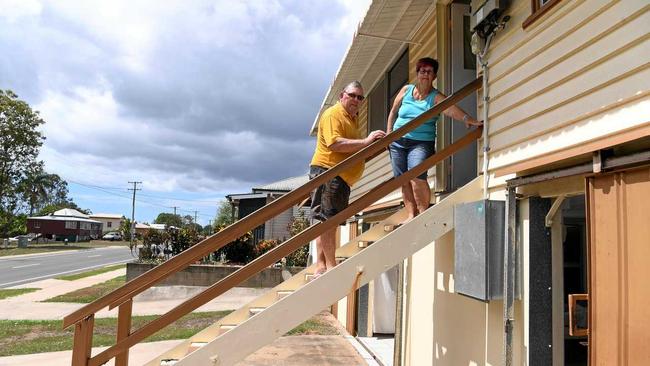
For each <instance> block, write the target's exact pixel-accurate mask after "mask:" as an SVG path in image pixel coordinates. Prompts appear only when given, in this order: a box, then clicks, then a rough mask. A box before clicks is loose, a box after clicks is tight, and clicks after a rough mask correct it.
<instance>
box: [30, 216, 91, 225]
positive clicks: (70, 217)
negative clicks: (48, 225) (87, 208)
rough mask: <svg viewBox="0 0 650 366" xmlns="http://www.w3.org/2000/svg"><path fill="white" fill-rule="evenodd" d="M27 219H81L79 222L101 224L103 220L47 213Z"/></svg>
mask: <svg viewBox="0 0 650 366" xmlns="http://www.w3.org/2000/svg"><path fill="white" fill-rule="evenodd" d="M27 219H29V220H47V221H79V222H91V223H94V224H101V221H97V220H91V219H85V218H82V217H74V216H54V215H47V216H34V217H28V218H27Z"/></svg>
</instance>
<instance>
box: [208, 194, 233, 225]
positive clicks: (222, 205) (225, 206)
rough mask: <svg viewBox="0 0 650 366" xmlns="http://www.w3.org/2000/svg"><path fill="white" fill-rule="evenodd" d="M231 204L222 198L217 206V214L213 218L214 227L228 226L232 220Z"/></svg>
mask: <svg viewBox="0 0 650 366" xmlns="http://www.w3.org/2000/svg"><path fill="white" fill-rule="evenodd" d="M234 221H235V220H234V215H233V211H232V205H231V204H230V202H228V201H227V200H222V201H221V202H219V204H218V206H217V216H216V217H215V218H214V224H213V226H214V228H215V231H218V230H216V229H218V228H220V227H223V226H228V225H230V224H232V223H233V222H234Z"/></svg>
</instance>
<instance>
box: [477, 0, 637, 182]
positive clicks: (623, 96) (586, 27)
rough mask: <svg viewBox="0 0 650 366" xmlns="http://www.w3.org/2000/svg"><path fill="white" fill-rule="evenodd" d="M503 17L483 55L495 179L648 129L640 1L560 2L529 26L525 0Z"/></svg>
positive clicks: (480, 110)
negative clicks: (504, 21) (517, 167)
mask: <svg viewBox="0 0 650 366" xmlns="http://www.w3.org/2000/svg"><path fill="white" fill-rule="evenodd" d="M508 13H509V15H510V16H511V19H510V21H509V22H508V25H507V28H506V30H505V31H502V32H501V33H499V34H498V35H497V36H496V37H495V39H494V42H493V45H492V47H491V49H490V53H489V55H488V62H489V94H490V104H489V109H488V110H489V117H488V120H489V137H490V141H489V144H490V149H491V150H490V170H491V172H492V173H494V171H495V170H498V169H500V170H503V169H504V168H507V167H508V166H511V165H513V164H517V163H521V162H524V161H527V160H530V159H533V158H537V157H540V156H544V155H547V154H550V153H553V152H558V151H562V150H564V149H567V148H571V147H575V146H580V145H584V144H586V143H589V142H592V141H595V140H599V139H602V138H604V137H606V136H611V135H616V134H620V133H622V132H626V131H636V130H639V129H640V128H644V127H647V126H648V125H650V88H649V87H648V85H649V84H648V82H647V81H648V80H650V62H649V61H650V60H649V58H648V52H647V50H648V49H649V48H650V34H649V33H650V4H648V3H647V1H642V0H627V1H617V0H614V1H612V0H589V1H562V2H560V3H559V4H558V5H557V6H556V7H554V8H553V9H551V11H549V13H547V14H546V15H545V16H544V17H542V18H541V19H538V20H537V21H536V22H534V23H533V24H532V25H531V26H529V27H528V28H527V29H523V28H522V26H521V24H522V22H523V21H524V19H526V18H527V17H528V16H529V15H530V1H528V0H519V1H514V2H513V3H512V5H511V6H510V8H509V10H508ZM482 108H483V106H482V105H479V115H481V113H482ZM631 136H634V133H633V134H632V135H631ZM638 137H642V133H641V132H640V131H639V134H638ZM503 182H504V180H503V179H497V180H492V181H491V184H490V185H491V186H492V187H495V186H498V185H502V184H503Z"/></svg>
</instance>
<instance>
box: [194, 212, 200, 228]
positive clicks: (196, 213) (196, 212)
mask: <svg viewBox="0 0 650 366" xmlns="http://www.w3.org/2000/svg"><path fill="white" fill-rule="evenodd" d="M198 212H199V211H194V225H196V224H197V222H196V214H197V213H198Z"/></svg>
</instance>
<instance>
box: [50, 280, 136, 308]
mask: <svg viewBox="0 0 650 366" xmlns="http://www.w3.org/2000/svg"><path fill="white" fill-rule="evenodd" d="M125 282H126V276H119V277H115V278H113V279H112V280H108V281H106V282H102V283H98V284H96V285H94V286H90V287H85V288H82V289H79V290H76V291H72V292H68V293H67V294H63V295H59V296H56V297H53V298H50V299H47V300H45V301H43V302H76V303H85V304H86V303H91V302H93V301H95V300H97V299H99V298H100V297H102V296H104V295H106V294H108V293H109V292H112V291H114V290H115V289H117V288H119V287H121V286H122V285H124V283H125Z"/></svg>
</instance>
